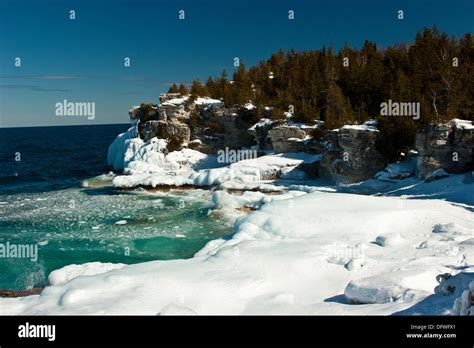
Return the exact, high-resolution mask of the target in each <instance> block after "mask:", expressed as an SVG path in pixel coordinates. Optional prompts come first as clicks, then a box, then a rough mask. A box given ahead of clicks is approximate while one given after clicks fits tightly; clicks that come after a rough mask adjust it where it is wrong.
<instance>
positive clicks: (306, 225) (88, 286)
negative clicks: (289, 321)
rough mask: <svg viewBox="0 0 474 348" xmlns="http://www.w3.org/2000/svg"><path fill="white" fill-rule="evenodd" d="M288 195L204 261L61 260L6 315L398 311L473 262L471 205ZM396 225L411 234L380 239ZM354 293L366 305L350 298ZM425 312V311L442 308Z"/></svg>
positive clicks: (220, 197) (245, 198) (221, 197)
mask: <svg viewBox="0 0 474 348" xmlns="http://www.w3.org/2000/svg"><path fill="white" fill-rule="evenodd" d="M464 186H465V187H464V190H465V191H466V192H467V193H468V194H473V193H474V190H473V187H472V185H464ZM287 198H288V199H284V200H278V201H273V202H269V203H267V204H264V205H263V206H261V208H260V209H259V210H257V211H254V212H252V213H251V214H249V215H246V216H244V217H242V218H240V219H238V220H237V222H236V224H235V233H234V235H233V237H232V238H231V239H229V240H215V241H212V242H210V243H209V244H208V245H207V246H206V247H205V248H204V249H203V250H202V251H201V252H199V253H198V254H197V255H196V256H195V257H194V258H191V259H187V260H169V261H153V262H147V263H142V264H135V265H129V266H124V267H121V268H119V269H113V270H109V271H108V272H105V273H100V274H95V275H88V276H80V277H75V278H72V279H71V270H70V269H68V268H63V269H61V270H58V271H56V273H55V278H56V279H63V280H64V281H65V282H64V281H62V280H60V281H58V282H53V283H54V284H55V285H52V286H49V287H47V288H46V289H45V290H44V291H43V293H42V294H41V295H40V296H31V297H25V298H16V299H7V298H4V299H0V313H1V314H150V315H155V314H158V313H161V314H166V313H180V314H184V313H189V314H192V313H197V314H297V313H298V314H391V313H395V312H401V311H404V310H408V309H409V308H410V307H416V306H417V305H418V304H420V303H421V302H423V300H424V299H425V298H428V297H430V295H432V294H434V288H435V287H436V285H437V283H436V276H437V275H438V274H440V273H452V274H455V273H457V272H459V270H461V269H462V270H464V271H466V269H467V268H469V267H472V264H473V257H474V249H473V248H474V243H472V240H474V233H473V231H474V221H473V219H472V212H471V211H469V210H468V209H465V208H463V207H459V206H454V205H452V204H450V203H448V202H445V201H441V200H410V199H402V198H399V197H374V196H362V195H353V194H343V193H323V192H313V193H309V194H303V195H301V196H298V197H287ZM262 199H263V196H262V195H261V194H258V193H252V194H250V193H247V194H245V195H242V196H241V198H240V200H239V199H234V198H232V197H230V198H229V197H228V196H226V195H225V194H222V193H221V194H216V196H215V201H216V203H217V204H220V205H221V206H222V207H226V206H229V205H231V206H232V205H233V204H237V205H242V204H249V202H250V203H251V204H254V203H256V202H259V201H260V200H262ZM226 200H228V201H229V202H226ZM450 223H452V224H454V225H449V226H455V227H456V226H457V227H456V228H454V227H453V228H451V229H450V228H448V229H446V232H443V233H433V229H434V228H435V226H436V225H437V224H450ZM461 230H462V233H459V231H461ZM392 233H396V234H399V235H400V238H401V239H402V242H400V243H394V244H393V245H390V246H387V247H382V246H380V245H377V244H375V243H374V241H375V240H376V239H377V237H378V236H387V235H390V234H392ZM470 241H471V242H470ZM423 242H428V243H426V247H425V248H421V249H420V248H419V247H418V246H419V245H420V244H422V243H423ZM362 260H363V262H362ZM84 267H87V266H84ZM457 270H458V271H457ZM63 273H64V274H65V275H62V274H63ZM78 274H83V273H81V272H78ZM348 285H349V286H348ZM344 289H346V292H345V293H346V296H347V297H348V298H350V299H352V300H354V302H360V303H366V304H359V305H353V304H350V302H349V301H348V300H347V299H345V298H344V296H342V294H343V293H344ZM454 299H455V298H454V297H452V298H451V300H450V303H449V308H451V307H452V306H453V303H454ZM419 308H421V309H420V310H418V312H421V313H422V314H430V313H432V312H436V311H437V310H439V308H437V307H433V306H427V307H423V306H421V307H419Z"/></svg>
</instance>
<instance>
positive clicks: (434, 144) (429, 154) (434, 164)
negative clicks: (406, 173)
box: [415, 119, 474, 178]
mask: <svg viewBox="0 0 474 348" xmlns="http://www.w3.org/2000/svg"><path fill="white" fill-rule="evenodd" d="M415 146H416V149H417V150H418V151H419V157H418V163H417V170H418V171H419V173H420V177H421V178H425V177H427V176H428V175H429V174H430V173H432V172H434V171H436V170H438V169H444V170H445V171H446V172H448V173H462V172H465V171H469V170H473V169H474V126H473V124H472V121H465V120H459V119H453V120H451V121H449V122H447V123H438V124H433V123H432V124H429V125H427V126H426V127H425V128H424V129H423V130H421V131H420V132H418V133H417V135H416V144H415Z"/></svg>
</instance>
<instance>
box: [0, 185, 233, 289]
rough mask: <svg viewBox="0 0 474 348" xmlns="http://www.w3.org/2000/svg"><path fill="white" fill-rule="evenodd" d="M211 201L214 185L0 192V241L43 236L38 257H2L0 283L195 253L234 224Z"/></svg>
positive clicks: (16, 284)
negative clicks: (70, 268) (95, 264)
mask: <svg viewBox="0 0 474 348" xmlns="http://www.w3.org/2000/svg"><path fill="white" fill-rule="evenodd" d="M210 202H211V200H210V193H209V192H206V191H201V190H198V191H182V192H175V193H166V194H165V193H146V192H117V191H114V190H112V188H111V187H98V188H68V189H64V190H57V191H49V192H29V193H16V194H12V195H8V194H7V195H0V243H4V244H5V243H6V242H7V241H8V242H10V244H16V245H18V244H38V261H37V262H33V261H31V260H30V259H19V258H0V275H1V276H0V288H10V289H27V288H31V287H38V286H44V285H45V284H47V276H48V274H49V273H50V272H51V271H52V270H54V269H58V268H60V267H63V266H65V265H69V264H80V263H84V262H92V261H101V262H114V263H117V262H120V263H126V264H131V263H138V262H145V261H150V260H158V259H159V260H166V259H177V258H189V257H192V256H193V255H194V254H195V253H196V252H197V251H199V250H200V249H201V248H202V247H203V246H204V245H205V244H206V243H207V242H208V241H209V240H212V239H216V238H219V237H222V236H225V235H228V234H229V233H230V232H231V227H230V226H229V225H228V224H226V223H225V221H223V220H222V219H221V218H219V217H215V216H213V215H210V214H209V210H210V205H211V203H210ZM117 222H118V223H119V224H117Z"/></svg>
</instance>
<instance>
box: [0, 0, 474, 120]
mask: <svg viewBox="0 0 474 348" xmlns="http://www.w3.org/2000/svg"><path fill="white" fill-rule="evenodd" d="M181 9H183V10H185V15H186V18H185V20H179V19H178V11H179V10H181ZM399 9H402V10H404V14H405V19H404V20H403V21H399V20H398V19H397V10H399ZM70 10H75V11H76V19H75V20H70V19H69V11H70ZM288 10H294V11H295V19H294V20H293V21H290V20H288ZM473 18H474V1H472V0H457V1H442V0H419V1H415V0H411V1H410V0H377V1H375V0H373V1H369V0H359V1H349V0H342V1H336V0H331V1H318V0H253V1H252V0H240V1H224V0H220V1H219V0H153V1H152V0H116V1H109V0H0V127H17V126H43V125H61V124H64V125H72V124H106V123H126V122H128V114H127V113H128V109H129V108H130V106H132V105H137V104H140V102H153V103H157V102H158V95H159V93H161V92H165V91H166V90H167V89H168V88H169V86H170V84H171V83H172V82H190V81H192V80H193V79H194V78H199V79H200V80H201V81H205V80H206V79H207V77H208V76H209V75H212V76H216V75H218V74H219V73H220V72H221V71H222V69H224V68H225V69H227V71H228V72H229V73H232V71H233V58H234V57H239V58H240V59H241V60H242V61H243V62H244V63H245V64H246V65H247V66H249V65H253V64H255V63H257V62H258V61H259V60H261V59H267V58H268V57H269V55H270V54H271V53H272V52H275V51H277V50H278V49H279V48H285V49H289V48H294V49H301V50H302V49H319V48H321V47H322V45H326V46H333V47H335V48H336V49H338V48H340V47H341V46H342V45H343V44H344V42H348V43H349V44H350V45H351V46H355V47H360V46H361V45H362V44H363V42H364V40H365V39H369V40H372V41H375V42H376V43H377V44H378V45H379V46H380V47H387V46H390V45H393V44H396V43H400V42H409V41H413V39H414V37H415V34H416V32H417V31H418V30H419V29H421V28H422V27H423V26H432V25H434V24H436V25H437V26H438V27H439V28H440V29H441V30H442V31H446V32H448V33H449V34H451V35H455V36H460V35H462V34H463V33H466V32H471V33H472V32H473V29H474V20H473ZM15 57H20V58H21V63H22V66H21V67H15V65H14V63H15V61H14V59H15ZM124 57H130V58H131V67H129V68H126V67H124V66H123V59H124ZM64 99H66V100H68V101H71V102H94V103H95V108H96V116H95V119H93V120H88V119H87V118H86V117H58V116H55V104H56V103H58V102H62V101H63V100H64Z"/></svg>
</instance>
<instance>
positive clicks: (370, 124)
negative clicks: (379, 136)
mask: <svg viewBox="0 0 474 348" xmlns="http://www.w3.org/2000/svg"><path fill="white" fill-rule="evenodd" d="M341 129H354V130H363V131H371V132H378V129H377V121H376V120H368V121H366V122H364V123H363V124H353V125H345V126H343V127H341Z"/></svg>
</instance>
